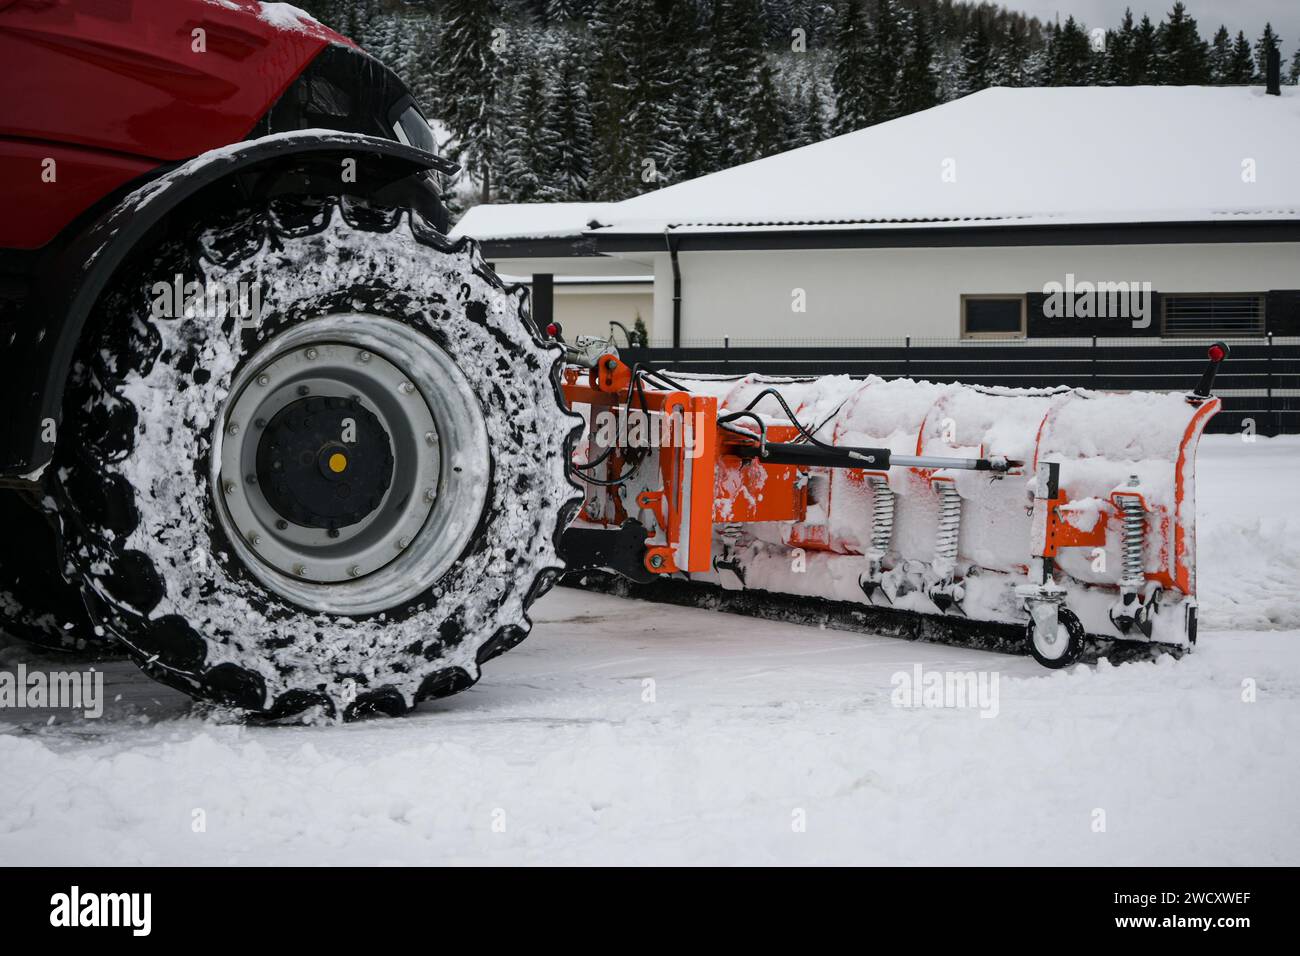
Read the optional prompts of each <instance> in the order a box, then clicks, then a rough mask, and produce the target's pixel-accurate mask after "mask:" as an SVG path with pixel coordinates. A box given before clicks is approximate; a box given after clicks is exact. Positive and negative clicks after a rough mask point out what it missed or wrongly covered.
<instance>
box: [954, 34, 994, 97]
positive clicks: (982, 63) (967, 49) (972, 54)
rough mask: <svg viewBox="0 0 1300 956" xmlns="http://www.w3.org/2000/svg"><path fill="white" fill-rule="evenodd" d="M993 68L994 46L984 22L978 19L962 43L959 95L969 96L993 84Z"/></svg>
mask: <svg viewBox="0 0 1300 956" xmlns="http://www.w3.org/2000/svg"><path fill="white" fill-rule="evenodd" d="M993 67H994V61H993V44H992V43H991V42H990V40H989V34H988V29H987V28H986V26H985V24H984V21H983V20H981V19H979V18H978V17H977V18H976V19H975V21H974V23H973V24H972V25H971V28H970V30H969V32H967V34H966V36H965V37H964V38H963V39H962V41H961V74H960V79H959V81H958V84H959V85H958V91H959V92H958V95H959V96H969V95H970V94H972V93H978V92H979V91H980V90H982V89H985V88H986V87H988V86H989V85H990V84H992V82H993Z"/></svg>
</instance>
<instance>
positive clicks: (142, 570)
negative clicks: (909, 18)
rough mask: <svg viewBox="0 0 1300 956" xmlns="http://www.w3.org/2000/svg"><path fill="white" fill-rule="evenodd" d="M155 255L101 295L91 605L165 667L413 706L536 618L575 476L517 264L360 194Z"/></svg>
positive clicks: (83, 551) (276, 707) (82, 410)
mask: <svg viewBox="0 0 1300 956" xmlns="http://www.w3.org/2000/svg"><path fill="white" fill-rule="evenodd" d="M140 259H141V261H139V262H136V263H135V264H134V265H128V266H127V267H126V269H125V274H124V276H123V278H122V280H121V281H120V282H119V283H118V285H117V286H116V288H115V290H114V291H113V293H112V294H110V295H109V296H108V297H106V299H105V301H104V302H103V303H101V307H100V313H99V314H98V315H97V316H96V317H94V318H92V322H94V323H97V324H96V326H95V328H94V331H93V333H92V338H91V340H90V341H89V342H88V347H87V348H86V349H84V350H83V356H82V358H81V360H80V361H79V363H78V365H77V367H76V369H74V374H73V380H72V383H71V385H70V388H69V398H68V402H67V405H66V411H65V425H64V428H65V435H67V430H69V429H70V430H71V431H72V433H73V434H72V435H71V438H70V440H66V441H64V442H61V443H60V452H59V456H60V457H59V461H58V465H59V467H58V468H57V469H56V491H57V495H58V497H59V499H60V513H61V518H62V522H63V534H64V538H65V541H66V543H67V548H66V553H67V554H68V557H69V559H70V560H71V561H72V562H73V563H74V565H75V566H76V567H77V569H78V571H79V573H80V575H81V577H82V579H83V585H84V587H85V589H86V590H87V593H88V594H89V596H90V599H91V602H90V603H91V605H92V609H93V611H94V613H95V614H96V616H97V618H98V619H99V621H100V623H101V624H103V625H104V626H105V627H106V628H108V629H109V630H110V631H111V632H112V633H114V634H115V635H116V636H117V637H118V638H119V639H120V640H121V641H122V642H123V643H124V644H125V645H126V646H127V647H128V648H129V649H130V651H131V653H132V656H133V657H135V658H136V660H137V662H138V663H139V664H140V665H141V666H142V667H143V668H144V669H145V670H146V671H147V672H148V673H149V674H150V675H151V676H153V677H155V678H157V679H158V680H161V681H163V682H164V683H167V684H170V685H172V686H175V687H178V688H180V689H182V690H185V691H186V692H188V693H190V694H192V695H194V696H195V697H199V698H204V699H209V700H213V701H216V702H219V703H223V704H228V705H233V706H237V707H240V708H242V709H246V710H249V711H255V712H260V713H265V714H269V715H273V716H284V715H288V714H293V713H296V712H299V711H303V710H306V709H308V708H321V709H323V711H324V712H325V713H328V714H333V715H341V716H343V717H353V716H358V715H361V714H365V713H369V712H373V711H382V712H385V713H401V712H403V711H405V710H407V709H409V708H410V707H412V706H413V705H414V704H415V703H416V702H417V701H419V700H421V699H425V698H429V697H437V696H444V695H446V694H449V693H454V692H455V691H458V690H461V689H463V688H465V687H467V686H469V685H470V684H472V683H473V682H474V681H475V680H477V678H478V676H479V666H480V665H481V664H482V663H483V662H484V661H485V660H487V659H488V658H490V657H493V656H495V655H496V654H499V653H501V652H502V651H504V650H506V649H507V648H509V647H511V646H513V645H514V644H517V643H518V642H519V641H521V640H523V638H524V637H525V636H526V635H527V633H528V631H529V628H530V622H529V620H528V617H527V610H528V607H529V605H530V604H531V603H532V601H533V600H534V599H535V598H536V597H538V596H539V595H540V594H541V593H542V592H543V591H545V590H546V589H547V588H548V587H549V586H550V583H551V582H552V581H553V579H554V577H555V575H556V574H557V573H558V571H559V570H560V569H561V568H562V564H561V562H560V560H559V559H558V557H557V545H558V541H559V535H560V533H561V531H562V529H563V527H564V525H565V523H566V521H567V519H568V517H569V515H570V513H571V509H572V508H573V507H574V506H575V504H576V500H577V498H576V495H577V491H576V489H575V487H574V486H573V485H572V484H571V483H570V481H569V480H568V478H567V477H566V467H565V465H566V461H567V455H568V450H569V447H570V443H571V442H572V440H573V432H574V430H575V417H574V416H572V415H571V414H570V413H569V412H567V411H566V410H565V408H564V405H563V399H562V396H561V393H560V390H559V378H558V376H559V361H560V354H561V353H560V350H559V349H558V348H557V347H556V346H554V345H548V344H546V343H544V342H543V341H542V340H541V338H540V337H539V336H538V335H537V332H536V330H535V328H534V326H533V324H532V322H531V320H530V319H529V318H528V316H527V313H526V306H525V301H526V300H525V298H524V295H523V293H522V292H520V291H517V290H508V289H507V288H505V287H504V286H503V285H502V284H501V282H500V280H498V279H497V278H496V276H495V275H494V274H493V273H492V272H491V270H490V269H489V268H488V267H487V266H486V265H485V264H484V263H483V260H482V258H481V257H480V255H479V253H478V251H477V248H476V247H475V246H474V245H473V244H472V243H470V242H467V241H464V240H462V241H459V242H455V243H452V242H449V241H448V240H446V239H445V238H444V237H443V236H441V234H439V233H437V232H436V231H434V230H433V229H432V228H431V227H429V226H427V225H426V224H425V223H424V221H423V220H422V219H420V218H419V217H418V216H416V215H414V214H411V213H407V212H397V211H392V210H383V209H375V208H372V207H368V206H365V205H361V204H357V203H353V202H351V201H349V200H341V201H324V202H322V201H294V202H283V201H277V202H275V203H273V204H271V205H270V206H268V207H267V208H265V209H261V210H255V211H242V212H238V213H231V214H229V215H228V216H227V217H226V218H225V220H224V221H223V222H221V223H219V224H217V225H215V226H213V227H212V228H209V229H207V230H205V231H203V232H202V233H200V234H199V235H197V236H194V237H191V238H187V239H181V240H170V241H167V242H164V243H162V244H160V245H159V246H158V248H156V249H155V250H153V251H152V252H151V253H150V254H149V255H148V256H147V257H144V256H142V257H140ZM194 279H196V280H197V282H198V285H195V286H192V287H191V288H190V290H189V291H188V292H186V291H185V288H184V283H185V282H187V281H190V280H194ZM169 286H170V287H171V288H170V289H169V288H168V287H169ZM177 290H180V291H181V292H182V293H183V294H182V295H179V296H178V295H175V294H174V293H175V292H176V291H177ZM169 295H170V299H169V298H168V296H169ZM169 301H170V302H171V304H172V305H180V306H181V308H179V309H176V310H175V312H169V310H168V309H167V307H166V305H167V303H168V302H169ZM160 303H162V307H161V308H160Z"/></svg>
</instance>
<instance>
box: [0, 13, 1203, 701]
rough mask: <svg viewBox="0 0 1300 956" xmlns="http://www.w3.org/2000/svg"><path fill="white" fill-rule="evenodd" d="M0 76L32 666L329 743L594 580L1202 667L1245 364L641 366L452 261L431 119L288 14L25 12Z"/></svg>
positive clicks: (0, 250) (474, 669) (24, 601)
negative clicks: (1170, 390)
mask: <svg viewBox="0 0 1300 956" xmlns="http://www.w3.org/2000/svg"><path fill="white" fill-rule="evenodd" d="M0 59H3V61H4V63H5V65H6V74H5V80H4V84H5V90H4V94H5V95H4V96H3V97H0V206H3V209H4V211H5V215H4V218H3V219H0V341H3V343H4V352H3V360H2V362H3V365H2V371H3V375H0V389H3V392H4V408H5V409H6V415H5V416H4V420H3V422H2V423H0V487H2V488H3V489H4V490H3V491H0V509H2V510H0V515H2V516H3V522H4V535H3V540H2V543H0V625H2V626H3V628H4V630H5V631H7V632H10V633H14V634H17V635H19V636H21V637H25V638H28V639H31V640H35V641H39V642H42V643H45V644H52V645H55V646H61V645H64V644H66V643H68V642H69V641H70V640H71V641H74V642H80V641H84V640H94V639H95V638H96V637H99V638H103V639H104V640H105V641H112V642H115V643H116V644H117V645H120V646H121V647H124V648H125V649H126V651H127V652H128V653H129V654H130V655H131V656H132V657H133V658H134V659H135V660H136V661H137V662H138V663H139V664H140V666H141V667H143V668H144V669H145V671H147V672H148V673H149V674H150V675H152V676H153V677H155V678H157V679H158V680H160V681H163V682H164V683H167V684H170V685H172V686H174V687H177V688H180V689H181V690H183V691H186V692H187V693H190V694H192V695H194V696H195V697H197V698H201V699H207V700H212V701H216V702H219V703H223V704H227V705H232V706H236V707H239V708H242V709H245V710H248V711H251V712H255V713H259V714H264V715H269V716H276V717H278V716H286V715H290V714H294V713H297V712H300V711H305V710H309V709H319V710H320V711H321V712H324V713H326V714H330V715H333V716H335V717H342V718H347V717H352V716H357V715H360V714H365V713H371V712H375V711H379V712H384V713H401V712H404V711H406V710H408V709H409V708H411V707H412V706H414V705H415V704H416V703H417V702H418V701H420V700H422V699H426V698H430V697H438V696H442V695H446V694H450V693H454V692H456V691H458V690H461V689H463V688H465V687H467V686H469V685H470V684H472V683H473V682H474V681H475V680H476V679H477V678H478V675H479V668H480V666H481V665H482V664H483V662H484V661H486V660H488V659H489V658H491V657H494V656H495V655H497V654H500V653H502V652H503V651H505V650H507V649H508V648H510V647H512V646H513V645H515V644H517V643H518V642H519V641H521V640H522V639H523V638H524V637H525V636H526V635H527V633H528V630H529V620H528V616H527V614H528V608H529V606H530V605H531V604H532V602H533V601H534V600H535V599H536V598H537V597H538V596H539V595H540V594H541V593H542V592H543V591H545V590H546V589H547V587H548V586H549V585H550V584H551V583H552V582H553V581H554V580H555V579H556V576H557V575H558V574H559V573H560V572H561V571H562V570H564V568H565V567H566V565H567V567H568V568H569V570H571V571H573V572H575V573H577V574H589V575H591V576H596V575H599V574H602V573H606V572H611V571H612V572H615V573H616V574H617V575H619V576H620V579H621V580H624V581H630V582H632V583H633V585H635V586H639V587H641V588H642V589H645V592H646V593H647V594H649V595H651V596H655V597H662V598H665V599H668V600H677V599H681V598H682V597H684V596H689V595H691V594H696V593H699V591H700V589H701V588H707V589H712V590H711V591H710V592H709V594H708V595H706V599H707V600H708V601H710V602H711V603H714V604H717V603H719V602H720V601H721V598H720V596H722V597H725V598H727V599H728V601H729V603H728V604H727V606H731V607H736V608H738V609H742V610H753V611H758V612H760V613H763V612H764V608H765V604H766V602H768V600H769V599H770V598H772V597H773V596H776V597H781V596H785V597H789V596H793V598H794V601H795V603H797V604H801V605H802V606H803V607H804V608H805V609H811V613H812V616H813V617H820V619H822V620H829V619H830V616H831V615H832V613H835V614H839V615H841V616H842V617H841V619H842V620H844V621H847V622H848V623H849V624H850V625H851V626H856V627H864V628H870V629H873V630H883V631H886V632H891V633H897V634H904V635H908V636H921V635H928V634H930V633H932V632H936V631H941V632H952V631H956V632H959V633H960V634H962V635H963V636H965V637H972V638H977V639H980V640H984V641H989V640H991V641H992V642H993V646H1000V643H999V642H1002V641H1003V640H1004V639H1005V640H1006V641H1009V642H1010V643H1012V644H1016V645H1018V646H1019V647H1022V648H1024V649H1027V650H1028V651H1030V652H1031V653H1032V654H1033V655H1034V656H1035V657H1036V658H1037V659H1038V660H1039V661H1041V662H1042V663H1043V664H1045V665H1046V666H1049V667H1060V666H1064V665H1065V664H1068V663H1070V662H1071V661H1073V660H1075V659H1076V658H1077V657H1078V656H1079V654H1080V651H1081V650H1082V648H1083V645H1084V643H1085V641H1087V640H1090V639H1093V638H1102V639H1107V640H1112V641H1128V642H1132V643H1137V644H1156V645H1165V646H1170V647H1175V648H1185V647H1189V646H1190V645H1191V644H1192V643H1194V641H1195V638H1196V598H1195V594H1196V586H1195V583H1196V582H1195V503H1194V496H1193V487H1194V466H1195V449H1196V443H1197V441H1198V439H1199V438H1200V435H1201V432H1202V430H1203V429H1204V427H1205V424H1206V422H1207V421H1208V420H1209V418H1210V417H1211V416H1212V415H1213V414H1214V413H1215V411H1217V409H1218V407H1219V403H1218V400H1217V399H1215V398H1213V397H1212V396H1211V395H1210V385H1211V383H1212V380H1213V376H1214V370H1215V368H1216V367H1217V364H1218V362H1219V361H1220V360H1222V359H1223V358H1224V356H1225V355H1226V354H1227V350H1226V347H1225V346H1221V345H1218V346H1215V347H1214V348H1212V349H1211V355H1210V359H1211V361H1210V365H1209V366H1208V368H1207V369H1206V371H1205V373H1204V375H1203V377H1202V380H1201V382H1200V384H1199V385H1198V386H1197V387H1196V388H1195V389H1194V390H1193V391H1192V392H1191V393H1190V394H1188V395H1180V394H1139V393H1134V394H1113V393H1100V392H1092V391H1086V390H1079V389H1067V388H1059V389H1037V390H1034V389H995V388H979V387H967V386H962V385H956V384H953V385H937V384H932V383H928V382H914V381H909V380H906V379H899V380H894V381H884V380H882V379H880V378H877V377H874V376H871V377H868V378H867V379H864V380H860V381H854V380H850V379H848V378H846V377H843V376H840V377H833V378H828V379H820V380H818V379H814V380H811V381H797V380H790V379H786V380H764V379H761V378H760V377H758V376H752V375H750V376H737V377H735V378H733V379H727V378H720V377H716V376H713V377H701V376H690V375H685V374H679V373H676V372H673V373H671V374H669V373H665V372H663V371H656V370H653V369H650V368H647V367H645V366H644V365H641V364H635V365H633V366H631V367H629V366H628V365H627V364H625V363H624V362H623V361H622V360H621V359H620V357H619V355H618V353H617V349H615V348H614V346H613V343H612V342H602V341H598V340H593V339H585V340H580V341H578V342H576V343H572V344H568V343H564V342H563V341H562V339H560V335H559V330H558V329H548V330H547V336H546V337H544V336H543V335H542V334H540V332H539V330H538V329H537V328H536V327H535V326H534V324H533V323H532V321H531V319H530V317H529V313H528V302H527V298H526V295H525V293H524V292H523V291H521V290H518V289H511V288H507V287H506V286H504V285H503V284H502V283H501V281H500V280H499V279H498V278H497V277H496V276H495V275H494V274H493V272H492V270H491V269H490V268H488V266H487V265H486V264H485V263H484V262H483V260H482V258H481V257H480V255H479V254H478V251H477V249H476V248H475V246H474V245H473V244H472V243H469V242H466V241H456V242H453V241H450V240H449V239H448V238H447V237H446V235H445V233H446V229H447V213H446V209H445V207H444V205H443V203H442V201H441V198H440V194H439V183H440V179H439V177H440V176H441V175H444V174H448V173H451V172H453V171H454V166H453V164H451V163H448V162H447V161H445V160H444V159H441V158H439V157H438V156H437V155H435V153H434V152H433V148H434V138H433V135H432V132H431V130H430V128H429V125H428V123H427V122H426V120H425V118H424V117H423V115H422V114H421V113H420V110H419V107H418V106H417V105H416V103H415V102H414V101H413V100H412V97H411V95H410V93H409V92H408V91H407V90H406V89H405V88H404V87H403V85H402V83H401V82H400V81H399V80H398V78H397V77H396V76H394V75H393V73H391V72H390V71H389V70H387V69H386V68H385V67H384V66H383V65H381V64H380V63H378V62H377V61H375V60H374V59H373V58H371V57H369V56H367V55H366V54H365V53H363V52H362V51H361V50H359V49H357V48H356V47H355V46H354V45H353V44H352V43H350V42H349V41H347V40H346V39H344V38H343V37H341V36H338V35H337V34H335V33H333V32H331V31H330V30H328V29H326V28H325V27H323V26H321V25H320V24H319V23H316V22H315V21H313V20H311V19H310V18H309V17H307V16H306V15H305V14H301V13H300V12H299V11H296V10H295V9H294V8H292V7H289V6H287V5H285V4H279V3H258V2H255V0H0ZM557 340H558V341H557ZM584 423H585V426H586V437H584V438H583V439H582V440H581V442H579V441H578V437H579V435H580V434H581V433H582V432H583V430H584ZM606 425H611V426H612V427H611V428H609V429H608V434H606V431H607V430H606V427H605V426H606ZM647 436H651V438H650V440H647ZM561 546H563V554H564V561H561V558H560V553H561ZM83 604H84V608H85V611H87V612H88V622H89V623H88V624H87V625H86V626H85V627H80V626H78V625H77V620H78V612H79V610H80V609H81V607H82V605H83Z"/></svg>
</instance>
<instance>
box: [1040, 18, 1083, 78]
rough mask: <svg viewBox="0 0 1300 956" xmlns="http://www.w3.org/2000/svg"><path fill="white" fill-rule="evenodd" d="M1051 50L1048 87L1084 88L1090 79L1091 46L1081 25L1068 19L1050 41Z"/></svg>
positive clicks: (1072, 19)
mask: <svg viewBox="0 0 1300 956" xmlns="http://www.w3.org/2000/svg"><path fill="white" fill-rule="evenodd" d="M1050 42H1051V45H1052V50H1053V55H1052V74H1051V76H1050V77H1049V79H1048V81H1047V82H1048V85H1050V86H1084V85H1086V84H1087V83H1088V82H1089V80H1090V79H1091V78H1092V45H1091V44H1090V43H1089V42H1088V34H1086V33H1085V32H1084V31H1083V27H1082V25H1080V24H1079V22H1078V21H1076V20H1075V19H1074V17H1068V18H1067V19H1066V21H1065V25H1064V26H1062V27H1061V29H1060V30H1059V31H1056V32H1055V33H1054V34H1053V36H1052V39H1051V41H1050Z"/></svg>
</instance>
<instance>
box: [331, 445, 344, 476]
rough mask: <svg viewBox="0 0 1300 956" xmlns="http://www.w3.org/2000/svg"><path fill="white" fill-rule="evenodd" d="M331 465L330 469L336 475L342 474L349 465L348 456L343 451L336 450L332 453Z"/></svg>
mask: <svg viewBox="0 0 1300 956" xmlns="http://www.w3.org/2000/svg"><path fill="white" fill-rule="evenodd" d="M329 466H330V471H332V472H334V474H336V475H341V474H342V473H343V470H344V469H345V468H347V467H348V456H347V455H345V454H343V452H341V451H336V452H335V453H334V454H332V455H330V460H329Z"/></svg>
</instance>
